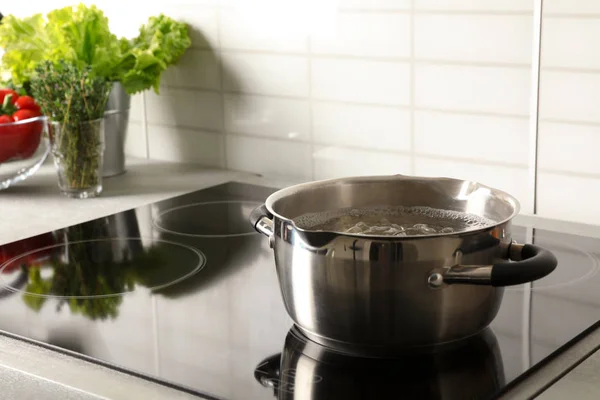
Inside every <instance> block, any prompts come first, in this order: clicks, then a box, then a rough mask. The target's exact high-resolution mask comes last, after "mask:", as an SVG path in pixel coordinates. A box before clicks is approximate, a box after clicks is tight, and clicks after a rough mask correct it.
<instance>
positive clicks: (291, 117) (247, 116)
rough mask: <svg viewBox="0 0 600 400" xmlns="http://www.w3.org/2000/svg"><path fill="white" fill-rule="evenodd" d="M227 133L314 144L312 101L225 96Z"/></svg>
mask: <svg viewBox="0 0 600 400" xmlns="http://www.w3.org/2000/svg"><path fill="white" fill-rule="evenodd" d="M225 130H226V131H227V132H229V133H241V134H247V135H257V136H272V137H274V138H279V139H292V140H296V141H298V140H300V141H309V140H310V104H309V102H308V100H296V99H284V98H278V97H268V96H253V95H245V94H226V95H225Z"/></svg>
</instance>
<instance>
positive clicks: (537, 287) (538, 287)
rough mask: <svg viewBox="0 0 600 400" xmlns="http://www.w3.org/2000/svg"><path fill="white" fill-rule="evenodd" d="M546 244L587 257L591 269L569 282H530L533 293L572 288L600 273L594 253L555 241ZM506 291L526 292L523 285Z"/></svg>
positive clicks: (598, 262)
mask: <svg viewBox="0 0 600 400" xmlns="http://www.w3.org/2000/svg"><path fill="white" fill-rule="evenodd" d="M546 242H550V243H551V244H556V245H558V246H562V247H563V248H565V249H566V250H569V251H572V252H574V253H577V254H582V255H585V256H586V257H587V259H588V260H589V261H590V262H589V264H587V265H586V267H587V268H589V269H587V270H586V271H585V272H583V274H578V275H579V276H576V277H575V278H572V279H569V280H566V281H563V282H557V283H553V284H548V285H544V284H543V282H544V280H545V279H547V278H542V279H540V280H539V281H533V282H530V283H529V285H531V289H530V290H531V291H544V290H554V289H557V288H562V287H566V286H571V285H574V284H577V283H579V282H581V281H584V280H586V279H589V278H591V277H592V276H594V275H596V274H597V273H598V272H599V271H600V268H599V267H600V260H598V258H597V257H596V256H594V255H593V254H592V253H590V252H587V251H583V250H581V249H579V248H577V247H575V246H572V245H569V244H565V243H562V242H558V241H554V240H548V239H544V245H545V244H546ZM558 262H559V267H560V260H558ZM577 265H579V264H577ZM557 270H558V268H557ZM555 272H556V271H555ZM549 276H552V274H550V275H549ZM505 290H506V291H514V292H519V291H521V292H522V291H523V290H524V287H523V285H520V286H517V287H507V288H505Z"/></svg>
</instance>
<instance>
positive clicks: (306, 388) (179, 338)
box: [0, 182, 600, 400]
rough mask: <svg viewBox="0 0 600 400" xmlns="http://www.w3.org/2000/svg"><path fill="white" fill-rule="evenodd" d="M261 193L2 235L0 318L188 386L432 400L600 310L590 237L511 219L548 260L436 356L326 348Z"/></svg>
mask: <svg viewBox="0 0 600 400" xmlns="http://www.w3.org/2000/svg"><path fill="white" fill-rule="evenodd" d="M274 191H276V189H274V188H267V187H261V186H255V185H248V184H242V183H236V182H230V183H226V184H223V185H218V186H214V187H211V188H208V189H203V190H198V191H196V192H192V193H188V194H185V195H182V196H178V197H175V198H171V199H167V200H164V201H161V202H157V203H154V204H150V205H147V206H142V207H138V208H135V209H132V210H128V211H125V212H121V213H117V214H114V215H111V216H108V217H106V218H100V219H97V220H93V221H89V222H86V223H83V224H78V225H74V226H69V227H65V228H62V229H58V230H56V231H53V232H47V233H45V234H43V235H38V236H35V237H32V238H28V239H25V240H21V241H18V242H14V243H9V244H5V245H3V246H0V330H2V331H4V332H7V333H9V334H14V335H18V336H22V337H25V338H27V339H30V340H34V341H37V342H41V343H45V344H49V345H53V346H55V347H57V348H59V349H64V350H66V351H70V352H72V354H76V355H79V356H81V357H86V358H89V359H90V360H93V361H94V362H98V363H104V364H107V365H111V366H113V367H118V368H121V369H123V370H127V371H131V372H132V373H135V374H138V375H141V376H144V377H148V378H149V379H155V380H159V381H161V382H164V383H165V384H169V385H171V386H176V387H178V388H180V389H182V390H185V391H187V392H189V393H193V394H196V395H197V396H198V397H199V398H217V399H244V400H253V399H273V398H276V399H288V398H289V399H308V398H310V399H321V398H323V399H331V398H349V399H359V398H360V399H363V398H364V399H370V398H374V397H376V398H377V397H379V398H387V397H389V395H390V394H392V393H395V394H396V396H395V397H403V398H419V399H440V398H448V396H450V398H453V394H456V393H460V394H469V396H470V397H469V398H493V397H494V396H495V395H496V394H498V393H499V392H500V391H502V389H503V388H505V387H506V386H507V385H510V384H511V382H513V381H515V380H516V379H518V378H519V377H521V376H522V375H523V374H525V373H526V372H527V371H529V370H530V369H531V368H532V367H533V366H535V365H536V364H539V363H543V362H545V360H546V359H547V358H548V356H550V355H551V354H552V353H554V352H556V351H559V350H560V349H561V348H563V347H564V346H565V345H566V344H567V342H569V341H570V340H572V339H573V338H574V337H576V336H577V335H579V334H580V333H581V332H583V331H584V330H586V329H587V328H589V327H590V326H592V325H594V324H595V323H597V321H598V320H600V296H597V288H598V287H599V286H600V275H599V274H598V265H599V263H598V260H599V257H598V256H599V254H598V252H599V251H600V250H599V249H600V240H599V239H595V238H591V237H582V236H575V235H569V234H565V233H560V232H552V231H546V230H541V229H535V230H530V231H528V230H527V229H525V228H524V227H519V226H515V227H514V236H515V239H516V240H517V241H519V242H521V243H526V242H528V241H529V242H531V241H533V242H535V243H536V244H539V245H540V246H542V247H545V248H548V249H549V250H551V251H552V252H553V253H554V254H555V255H556V256H557V258H558V260H559V265H558V267H557V269H556V270H555V272H553V273H552V274H551V275H549V276H548V277H546V278H543V279H541V280H539V281H536V282H534V283H533V284H532V285H521V286H515V287H511V288H508V289H507V290H506V291H505V294H504V298H503V301H502V305H501V308H500V311H499V314H498V316H497V317H496V319H495V320H494V322H493V323H492V324H491V326H490V328H489V329H487V330H485V331H484V332H482V333H480V334H479V335H476V336H475V337H472V338H470V339H469V340H466V341H464V342H461V343H459V344H458V345H457V346H453V347H452V348H449V349H445V350H444V351H443V352H439V353H436V354H427V355H420V356H419V355H410V356H408V355H407V356H406V357H400V358H396V359H387V360H378V359H362V358H358V357H352V356H349V355H343V354H336V353H335V352H332V351H331V349H326V348H323V347H321V346H318V345H316V344H315V343H313V342H310V341H309V340H307V339H306V338H305V337H303V336H302V334H301V333H299V332H298V331H297V330H296V329H295V328H294V326H293V323H292V322H291V320H290V319H289V317H288V316H287V313H286V311H285V309H284V307H283V303H282V300H281V294H280V289H279V283H278V280H277V276H276V271H275V262H274V257H273V252H272V250H271V249H270V248H269V246H268V242H267V240H266V239H265V238H264V237H263V236H262V235H260V234H258V233H255V232H253V231H252V229H251V227H250V225H249V223H248V216H249V214H250V212H251V211H252V209H253V208H254V207H255V206H258V205H259V204H261V203H262V202H264V200H265V199H266V197H268V196H269V195H270V194H271V193H272V192H274ZM527 238H530V239H529V240H526V239H527ZM531 238H532V239H531ZM398 376H401V377H402V379H396V377H398ZM463 389H464V391H463ZM467 389H468V390H467ZM459 397H460V396H459Z"/></svg>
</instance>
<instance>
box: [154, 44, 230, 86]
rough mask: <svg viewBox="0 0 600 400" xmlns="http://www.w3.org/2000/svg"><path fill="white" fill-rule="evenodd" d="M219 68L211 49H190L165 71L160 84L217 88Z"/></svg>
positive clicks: (219, 79)
mask: <svg viewBox="0 0 600 400" xmlns="http://www.w3.org/2000/svg"><path fill="white" fill-rule="evenodd" d="M219 70H220V66H219V60H218V59H217V55H216V54H215V53H214V52H213V51H212V50H196V49H190V50H189V51H187V52H186V53H185V54H184V55H183V57H181V59H180V61H179V63H178V64H177V65H176V66H175V67H173V68H169V69H168V70H167V71H165V74H164V75H163V78H162V80H161V85H165V86H175V87H183V88H195V89H213V90H219V89H221V75H220V71H219Z"/></svg>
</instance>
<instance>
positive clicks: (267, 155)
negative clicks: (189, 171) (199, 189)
mask: <svg viewBox="0 0 600 400" xmlns="http://www.w3.org/2000/svg"><path fill="white" fill-rule="evenodd" d="M226 146H227V147H226V151H227V167H228V168H230V169H233V170H239V171H248V172H254V173H256V174H263V175H267V176H274V177H291V178H299V179H306V180H310V178H311V174H312V167H311V162H310V146H309V145H308V144H306V143H296V142H283V141H279V140H270V139H264V138H260V139H259V138H253V137H249V136H238V135H227V137H226Z"/></svg>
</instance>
